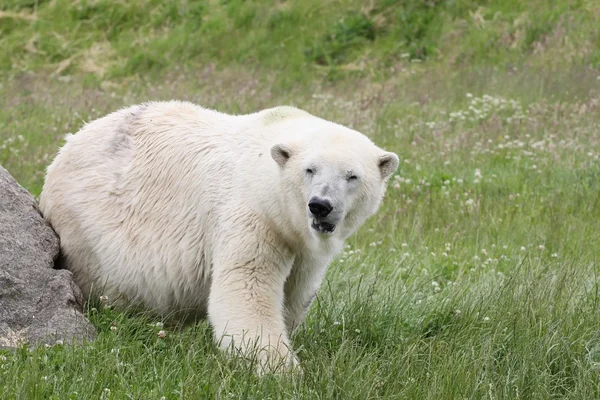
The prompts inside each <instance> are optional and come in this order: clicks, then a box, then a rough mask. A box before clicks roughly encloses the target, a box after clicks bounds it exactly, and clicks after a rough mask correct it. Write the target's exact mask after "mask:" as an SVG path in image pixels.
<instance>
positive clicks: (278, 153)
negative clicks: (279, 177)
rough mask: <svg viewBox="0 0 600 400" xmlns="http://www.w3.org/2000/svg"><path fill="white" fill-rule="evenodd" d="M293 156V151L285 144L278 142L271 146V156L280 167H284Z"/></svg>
mask: <svg viewBox="0 0 600 400" xmlns="http://www.w3.org/2000/svg"><path fill="white" fill-rule="evenodd" d="M291 156H292V151H291V150H290V148H289V147H287V146H286V145H284V144H276V145H275V146H273V147H271V157H273V160H275V162H276V163H277V164H279V166H280V167H283V166H284V165H285V163H286V162H287V160H289V159H290V157H291Z"/></svg>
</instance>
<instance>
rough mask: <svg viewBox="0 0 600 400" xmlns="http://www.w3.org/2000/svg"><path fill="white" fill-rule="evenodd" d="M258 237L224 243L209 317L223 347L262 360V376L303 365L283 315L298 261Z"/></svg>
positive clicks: (216, 273)
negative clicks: (288, 284) (287, 286)
mask: <svg viewBox="0 0 600 400" xmlns="http://www.w3.org/2000/svg"><path fill="white" fill-rule="evenodd" d="M258 233H259V232H256V229H253V232H252V233H251V234H250V235H242V236H241V237H243V238H244V240H241V241H235V240H232V238H231V237H230V238H229V240H227V239H226V240H227V243H222V244H223V246H222V247H221V250H227V251H219V254H218V255H217V258H216V260H215V263H214V267H213V272H212V283H211V292H210V296H209V304H208V315H209V320H210V322H211V324H212V326H213V329H214V332H215V339H216V340H217V342H218V343H220V346H221V348H223V349H224V350H227V351H232V350H233V351H234V352H235V353H238V354H239V355H242V356H243V357H250V358H254V357H256V360H257V361H258V366H257V367H258V370H259V372H261V373H263V372H276V371H277V370H287V369H290V368H293V367H294V366H296V365H297V364H298V361H297V359H296V356H295V355H294V353H293V352H292V350H291V347H290V340H289V336H288V332H287V331H286V327H285V322H284V316H283V302H284V284H285V280H286V278H287V276H288V274H289V272H290V269H291V264H292V259H291V257H286V256H285V254H284V253H285V252H284V251H282V250H281V249H278V248H277V247H275V245H274V244H273V243H268V241H267V240H266V239H265V237H264V235H259V234H258Z"/></svg>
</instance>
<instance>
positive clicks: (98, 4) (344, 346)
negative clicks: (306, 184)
mask: <svg viewBox="0 0 600 400" xmlns="http://www.w3.org/2000/svg"><path fill="white" fill-rule="evenodd" d="M364 4H365V2H358V1H345V2H335V3H334V2H331V3H323V2H277V3H275V2H258V3H256V2H254V3H251V2H238V1H228V2H185V1H182V2H155V1H151V0H147V1H142V0H137V1H132V2H110V3H109V2H107V1H102V0H98V1H78V2H75V1H72V2H71V1H66V0H55V1H52V2H50V1H40V2H37V3H35V2H28V1H14V0H11V1H8V2H4V3H2V5H0V10H3V12H4V13H5V14H0V53H1V54H7V55H8V56H7V57H0V164H2V165H3V166H4V167H6V168H7V169H8V170H9V171H10V172H11V173H12V174H13V175H14V176H15V178H16V179H17V180H18V181H19V182H20V183H21V184H22V185H24V186H25V187H26V188H27V189H28V190H30V191H31V192H32V193H33V194H34V195H36V196H37V195H39V193H40V190H41V187H42V184H43V178H44V168H45V167H46V166H47V165H48V164H49V162H50V161H51V160H52V158H53V157H54V155H55V154H56V151H57V150H58V148H59V146H60V145H61V144H62V143H63V138H62V137H63V135H64V134H65V133H67V132H76V131H77V130H78V129H79V128H80V127H81V126H82V124H83V123H84V122H85V121H89V120H91V119H93V118H96V117H99V116H101V115H104V114H106V113H107V112H110V111H113V110H115V109H117V108H119V107H122V106H125V105H129V104H134V103H137V102H141V101H146V100H148V99H171V98H179V99H186V100H191V101H194V102H197V103H199V104H202V105H204V106H208V107H212V108H217V109H219V110H221V111H225V112H232V113H244V112H252V111H256V110H258V109H262V108H266V107H270V106H274V105H278V104H291V105H296V106H299V107H301V108H304V109H306V110H308V111H310V112H312V113H314V114H316V115H319V116H322V117H325V118H329V119H332V120H335V121H337V122H340V123H343V124H346V125H349V126H352V127H354V128H356V129H358V130H361V131H362V132H364V133H365V134H367V135H369V136H370V137H372V138H373V139H374V140H375V142H377V143H378V144H380V145H381V146H383V147H385V148H386V149H389V150H392V151H395V152H397V153H398V154H399V156H400V157H401V165H400V168H399V170H398V171H397V173H396V174H395V176H394V177H393V178H392V180H391V182H390V188H389V191H388V194H387V196H386V199H385V201H384V204H383V206H382V208H381V210H380V212H379V213H378V214H377V215H376V216H374V217H373V218H372V219H371V220H369V221H368V223H367V224H366V225H365V226H364V227H363V228H361V230H360V231H359V232H358V233H357V234H356V235H354V236H353V237H352V238H351V239H350V240H349V241H348V244H347V248H346V249H345V250H344V252H343V253H342V254H341V255H340V256H339V257H338V258H337V259H336V261H335V262H334V263H333V264H332V266H331V269H330V271H329V273H328V276H327V282H326V283H325V284H324V286H323V287H322V290H321V291H320V293H319V296H318V299H317V301H316V302H315V304H314V306H313V307H312V308H311V311H310V313H309V315H308V317H307V320H306V321H305V323H304V324H303V325H302V326H301V327H300V328H299V330H298V331H297V332H296V334H295V335H294V337H293V345H294V348H295V349H297V350H298V353H299V357H300V360H301V364H302V366H303V369H304V374H303V375H302V376H286V375H284V376H267V377H263V378H259V377H257V376H255V375H254V374H253V373H252V371H253V370H252V368H251V367H248V366H246V365H243V364H241V363H238V362H236V361H233V360H227V359H226V358H225V357H224V356H223V355H222V354H221V353H220V352H219V351H218V349H217V348H216V347H215V346H214V345H213V343H212V337H211V335H212V332H211V330H210V327H209V326H208V324H207V323H206V322H204V323H199V324H198V325H195V326H191V327H188V328H183V329H181V328H174V327H166V328H162V329H166V331H167V337H166V338H165V339H161V338H159V337H158V335H157V334H158V331H159V330H160V329H161V328H160V327H158V326H157V323H159V322H161V321H160V320H157V319H153V318H149V317H145V316H141V315H127V314H122V313H118V312H116V311H114V310H111V309H103V308H102V307H97V308H92V306H91V305H90V306H88V309H87V315H88V317H89V318H90V319H91V321H92V322H93V324H94V325H95V326H96V327H97V328H98V330H99V337H98V340H97V341H95V342H93V343H89V344H87V345H85V346H63V345H57V346H54V347H51V348H45V347H42V348H28V347H26V346H24V347H22V348H19V349H18V350H17V351H16V352H2V353H1V354H0V398H3V399H5V398H6V399H11V398H18V399H36V398H40V399H41V398H44V399H46V398H54V399H68V398H72V399H80V398H105V399H120V398H132V399H146V398H156V399H160V398H161V397H162V396H164V397H165V398H167V399H175V398H185V399H195V398H260V399H263V398H307V399H314V398H317V399H318V398H352V399H355V398H356V399H363V398H365V399H366V398H399V399H404V398H414V399H466V398H469V399H471V398H475V399H480V398H486V399H488V398H489V399H505V398H511V399H513V398H514V399H549V398H561V399H562V398H567V399H594V398H599V397H600V383H599V382H600V330H599V328H598V327H599V326H600V313H599V309H600V303H599V301H600V297H599V296H600V295H599V288H600V286H599V285H600V282H599V276H600V274H599V273H600V265H599V262H600V250H599V248H598V243H599V242H600V222H599V221H600V70H599V65H598V60H600V58H599V47H598V43H599V41H598V39H599V38H600V36H599V27H600V24H599V23H598V16H599V15H600V13H599V9H600V8H599V7H598V5H597V4H596V2H590V1H587V2H586V1H578V2H566V1H552V2H550V1H542V0H534V1H528V2H518V1H506V2H500V1H486V2H475V1H454V2H442V1H431V2H411V1H398V2H393V1H375V2H373V3H369V4H370V5H368V6H365V5H364ZM9 11H10V13H12V14H10V16H6V13H7V12H9ZM32 13H33V15H35V18H36V19H35V20H29V19H26V18H29V17H28V16H29V15H32ZM2 15H4V16H2ZM399 21H402V23H400V22H399ZM32 38H33V39H32ZM28 44H30V46H28V49H25V47H26V46H27V45H28ZM31 46H33V47H31ZM32 50H33V51H32ZM36 50H37V52H36ZM40 51H41V52H43V53H41V52H40ZM65 60H67V61H65ZM415 60H418V61H419V62H415ZM0 301H1V300H0ZM111 327H112V328H111Z"/></svg>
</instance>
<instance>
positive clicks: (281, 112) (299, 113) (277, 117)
mask: <svg viewBox="0 0 600 400" xmlns="http://www.w3.org/2000/svg"><path fill="white" fill-rule="evenodd" d="M259 114H260V117H261V119H262V121H263V124H264V125H271V124H273V123H276V122H280V121H283V120H287V119H291V118H301V117H312V114H310V113H308V112H307V111H304V110H301V109H299V108H296V107H292V106H279V107H273V108H268V109H266V110H263V111H261V112H260V113H259Z"/></svg>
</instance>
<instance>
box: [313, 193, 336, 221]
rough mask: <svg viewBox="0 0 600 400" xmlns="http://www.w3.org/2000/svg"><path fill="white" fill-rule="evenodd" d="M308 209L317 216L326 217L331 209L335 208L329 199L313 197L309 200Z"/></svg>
mask: <svg viewBox="0 0 600 400" xmlns="http://www.w3.org/2000/svg"><path fill="white" fill-rule="evenodd" d="M308 209H309V210H310V212H311V213H312V214H313V215H314V216H315V217H317V218H325V217H326V216H328V215H329V213H330V212H331V210H333V206H332V205H331V203H330V202H329V200H325V199H320V198H318V197H313V198H312V199H310V201H309V202H308Z"/></svg>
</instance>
